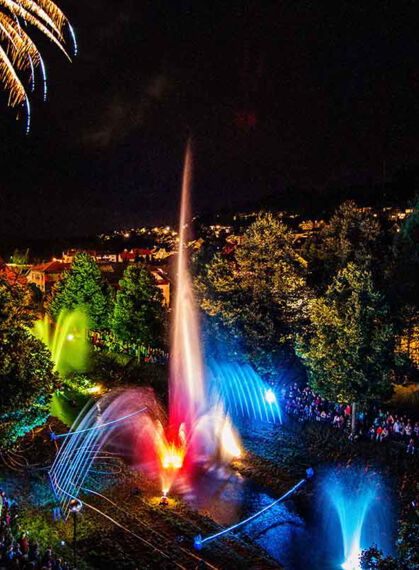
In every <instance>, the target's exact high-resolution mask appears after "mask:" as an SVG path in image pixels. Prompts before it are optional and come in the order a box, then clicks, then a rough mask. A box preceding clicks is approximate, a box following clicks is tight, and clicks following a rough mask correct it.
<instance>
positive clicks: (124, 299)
mask: <svg viewBox="0 0 419 570" xmlns="http://www.w3.org/2000/svg"><path fill="white" fill-rule="evenodd" d="M119 285H120V289H119V291H118V293H117V295H116V301H115V307H114V312H113V318H112V321H111V329H112V332H113V333H114V335H115V336H116V338H117V339H119V340H120V341H122V342H138V343H140V344H143V345H146V346H147V345H151V346H160V345H161V344H162V340H163V329H164V316H165V310H164V307H163V295H162V292H161V291H160V289H159V288H158V287H157V285H156V283H155V281H154V278H153V276H152V275H151V274H150V272H149V271H148V270H147V269H146V268H145V267H144V266H142V265H140V264H135V265H131V266H129V267H127V269H126V270H125V272H124V277H123V279H121V281H120V282H119Z"/></svg>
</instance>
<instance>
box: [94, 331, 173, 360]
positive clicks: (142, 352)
mask: <svg viewBox="0 0 419 570" xmlns="http://www.w3.org/2000/svg"><path fill="white" fill-rule="evenodd" d="M89 339H90V341H91V343H92V344H93V347H94V349H95V350H107V351H109V352H117V353H120V354H128V355H129V356H133V357H135V358H137V360H138V362H148V363H152V364H165V363H166V362H167V361H168V359H169V355H168V354H167V352H165V351H164V350H162V349H161V348H152V347H150V346H143V345H141V344H138V343H135V342H134V343H129V342H120V341H118V340H117V339H116V338H115V337H114V335H113V334H111V333H110V332H98V331H91V332H90V335H89Z"/></svg>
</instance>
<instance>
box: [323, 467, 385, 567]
mask: <svg viewBox="0 0 419 570" xmlns="http://www.w3.org/2000/svg"><path fill="white" fill-rule="evenodd" d="M320 485H321V490H322V492H321V493H320V494H319V498H320V510H321V512H322V513H323V514H324V517H323V518H324V519H325V523H326V524H325V527H326V528H325V532H326V535H327V536H328V537H329V541H330V547H331V548H330V550H331V551H332V552H335V553H336V550H337V545H339V544H340V545H341V555H343V558H344V561H343V562H342V563H341V567H342V568H343V569H344V570H360V561H359V557H360V554H361V552H362V550H364V549H368V548H369V547H370V546H372V545H376V546H378V548H379V549H380V550H383V552H385V553H389V551H390V550H391V549H390V544H391V533H390V530H391V529H390V528H389V522H388V521H389V519H390V517H389V516H388V511H389V508H390V505H391V502H390V500H389V497H388V496H387V493H386V489H385V487H384V485H383V481H382V480H381V478H380V477H379V476H378V474H377V473H376V472H374V471H367V470H364V469H361V468H357V467H347V468H341V469H338V470H334V471H332V472H330V473H328V474H327V475H326V476H325V477H323V478H322V480H321V483H320Z"/></svg>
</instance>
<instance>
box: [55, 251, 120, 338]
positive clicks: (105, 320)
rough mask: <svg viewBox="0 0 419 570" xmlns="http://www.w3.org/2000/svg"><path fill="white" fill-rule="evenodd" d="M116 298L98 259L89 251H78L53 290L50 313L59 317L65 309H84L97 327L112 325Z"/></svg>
mask: <svg viewBox="0 0 419 570" xmlns="http://www.w3.org/2000/svg"><path fill="white" fill-rule="evenodd" d="M112 305H113V298H112V291H111V288H110V286H109V285H108V284H107V283H106V281H105V280H104V279H103V277H102V274H101V272H100V269H99V267H98V265H97V263H96V262H95V260H94V259H93V258H92V257H91V256H90V255H89V254H88V253H78V254H77V255H76V256H75V258H74V261H73V263H72V265H71V268H70V270H69V271H66V272H65V273H64V275H63V277H62V279H60V281H58V282H57V283H56V284H55V286H54V288H53V290H52V297H51V299H50V301H49V303H48V312H49V314H50V315H51V316H52V317H53V318H54V319H55V320H56V319H57V318H58V315H59V313H60V311H62V310H63V309H66V310H73V309H81V310H83V311H84V312H85V314H86V315H87V317H88V319H89V326H90V328H92V329H95V330H101V329H106V328H108V327H109V324H110V316H111V311H112Z"/></svg>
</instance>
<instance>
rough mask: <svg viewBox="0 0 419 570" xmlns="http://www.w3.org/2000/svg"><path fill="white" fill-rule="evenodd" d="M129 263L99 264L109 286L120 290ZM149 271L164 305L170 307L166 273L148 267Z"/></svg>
mask: <svg viewBox="0 0 419 570" xmlns="http://www.w3.org/2000/svg"><path fill="white" fill-rule="evenodd" d="M127 263H128V262H127ZM127 263H98V266H99V269H100V271H101V273H102V275H103V277H104V278H105V279H106V281H107V282H108V283H109V285H111V286H112V287H114V288H115V289H119V282H120V280H121V279H122V278H123V275H124V270H125V269H126V267H127ZM146 267H147V266H146ZM147 269H148V270H149V271H150V273H151V275H152V276H153V277H154V279H155V281H156V285H157V287H158V288H159V289H160V291H161V292H162V295H163V303H164V305H165V306H167V307H168V306H169V304H170V281H169V278H168V276H167V274H166V272H165V271H163V270H162V269H161V268H159V267H150V266H148V267H147Z"/></svg>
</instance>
